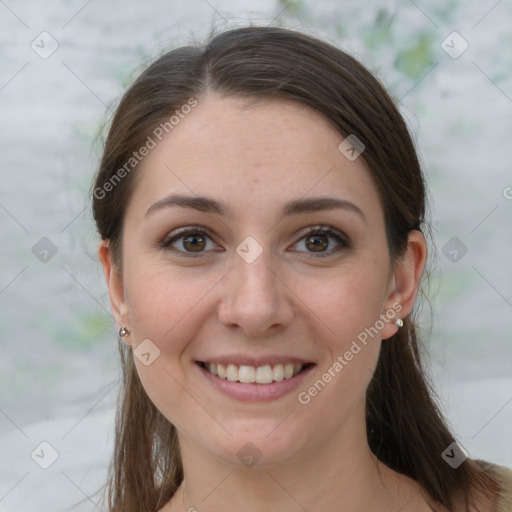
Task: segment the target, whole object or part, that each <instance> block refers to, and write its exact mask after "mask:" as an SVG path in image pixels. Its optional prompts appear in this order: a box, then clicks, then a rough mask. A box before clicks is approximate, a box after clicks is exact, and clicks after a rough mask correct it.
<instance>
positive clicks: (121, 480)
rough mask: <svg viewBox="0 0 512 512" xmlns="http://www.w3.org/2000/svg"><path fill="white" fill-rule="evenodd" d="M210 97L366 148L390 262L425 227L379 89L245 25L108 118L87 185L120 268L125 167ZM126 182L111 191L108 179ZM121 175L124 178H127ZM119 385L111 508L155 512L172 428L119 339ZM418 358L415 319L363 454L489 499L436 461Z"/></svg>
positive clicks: (468, 467) (382, 382)
mask: <svg viewBox="0 0 512 512" xmlns="http://www.w3.org/2000/svg"><path fill="white" fill-rule="evenodd" d="M209 91H214V92H216V93H218V94H221V95H223V96H236V97H245V98H248V99H251V98H254V99H262V100H264V99H266V98H267V99H270V98H286V99H293V100H296V101H298V102H301V103H302V104H305V105H308V106H309V107H311V108H312V109H314V110H315V111H317V112H319V113H321V114H323V115H324V116H325V118H326V119H327V120H328V121H329V122H330V123H331V124H332V125H333V126H334V127H335V128H336V129H337V130H338V131H339V133H340V134H342V135H343V136H348V135H355V136H356V137H357V138H358V139H359V140H360V141H362V142H363V143H364V145H365V148H366V149H365V152H364V155H363V156H362V157H364V160H365V161H366V163H367V165H368V168H369V170H370V172H371V175H372V178H373V181H374V183H375V185H376V187H377V190H378V193H379V198H380V201H381V203H382V207H383V210H384V216H385V226H386V237H387V242H388V248H389V252H390V255H391V258H392V261H395V260H396V259H397V258H399V257H400V256H401V255H402V254H403V253H404V251H405V249H406V247H407V237H408V233H409V232H410V231H411V230H413V229H417V230H420V231H425V230H428V228H429V227H428V225H427V223H426V221H425V210H426V203H427V199H426V188H425V181H424V177H423V173H422V170H421V166H420V163H419V160H418V157H417V154H416V150H415V147H414V143H413V141H412V138H411V135H410V133H409V131H408V128H407V126H406V124H405V122H404V120H403V118H402V116H401V115H400V113H399V111H398V109H397V107H396V105H395V104H394V102H393V100H392V99H391V97H390V96H389V94H388V93H387V92H386V90H385V89H384V87H383V86H382V85H381V84H380V82H379V81H378V80H377V79H376V78H375V77H374V75H373V74H372V73H370V72H369V71H368V70H367V69H366V68H365V67H364V66H362V65H361V64H360V63H359V62H358V61H357V60H355V59H354V58H353V57H351V56H350V55H348V54H347V53H346V52H344V51H342V50H341V49H339V48H337V47H335V46H333V45H331V44H329V43H326V42H323V41H321V40H318V39H316V38H314V37H312V36H309V35H305V34H302V33H299V32H296V31H292V30H287V29H283V28H275V27H245V28H239V29H234V30H229V31H226V32H223V33H221V34H219V35H217V36H215V37H213V38H211V39H210V40H209V41H208V42H207V43H206V44H204V45H202V46H197V47H195V46H187V47H182V48H178V49H174V50H171V51H169V52H167V53H165V54H163V55H162V56H161V57H159V58H158V59H157V60H156V61H155V62H154V63H153V64H151V65H150V66H149V67H148V68H147V69H146V70H145V71H144V72H142V74H141V75H140V76H139V77H138V78H137V79H136V80H135V81H134V83H133V84H132V85H131V86H130V87H129V89H128V90H127V91H126V93H125V94H124V96H123V97H122V99H121V101H120V103H119V106H118V108H117V109H116V112H115V114H114V117H113V119H112V121H111V125H110V128H109V131H108V134H107V138H106V140H105V145H104V151H103V155H102V159H101V163H100V167H99V170H98V173H97V176H96V179H95V182H94V184H93V186H94V192H93V196H94V197H93V213H94V218H95V221H96V223H97V227H98V231H99V234H100V236H101V238H102V239H103V240H107V241H108V242H109V244H110V248H111V251H112V255H113V257H114V262H115V264H116V265H117V266H118V268H119V269H122V254H121V251H120V247H121V244H120V240H121V233H122V225H123V219H124V214H125V211H126V206H127V204H128V202H129V200H130V197H131V194H132V193H133V191H134V189H135V187H136V176H137V168H138V167H137V166H136V165H135V166H134V167H133V169H127V168H126V162H128V161H130V158H131V156H132V154H133V152H134V151H136V150H137V149H138V148H140V147H141V146H142V145H144V143H145V141H146V140H147V137H148V136H149V135H150V134H151V133H152V132H153V130H154V129H155V127H157V126H159V125H160V124H161V123H164V122H166V121H167V120H168V119H169V116H171V115H173V113H174V112H175V111H176V110H179V109H180V108H181V107H182V106H183V105H185V104H187V102H189V101H190V99H191V98H198V97H200V96H201V95H204V94H205V93H207V92H209ZM123 166H124V169H125V171H126V172H125V173H124V174H123V176H124V175H126V176H125V177H124V179H123V180H119V181H118V182H116V184H115V186H113V187H109V188H108V191H109V192H108V197H106V198H105V193H104V191H105V190H107V187H106V186H105V185H106V184H107V183H112V180H113V179H114V178H115V176H116V173H119V170H120V169H122V168H123ZM128 171H129V172H128ZM119 348H120V354H121V362H122V372H123V384H122V389H121V392H120V396H119V407H118V411H117V417H116V431H115V446H114V454H113V458H112V461H111V466H110V470H109V480H108V507H109V511H110V512H140V511H148V512H156V511H157V510H158V509H159V508H161V507H163V506H164V505H165V503H167V502H168V501H169V500H170V499H171V498H172V496H173V495H174V493H175V492H176V490H177V488H178V487H179V485H180V483H181V481H182V480H183V468H182V462H181V459H180V452H179V445H178V439H177V433H176V429H175V428H174V426H173V425H172V424H171V423H170V422H169V421H168V420H167V419H166V418H165V417H164V416H163V415H162V414H161V413H160V412H159V411H158V410H157V408H156V407H155V406H154V405H153V403H152V402H151V400H150V399H149V397H148V396H147V394H146V392H145V390H144V389H143V387H142V384H141V382H140V380H139V377H138V374H137V371H136V368H135V364H134V361H133V355H132V351H131V349H130V348H129V347H126V346H125V345H124V343H122V342H119ZM422 357H423V356H422V353H421V345H420V340H419V326H418V322H417V319H416V318H415V312H413V313H411V314H410V315H409V316H407V317H406V318H405V319H404V326H403V328H401V329H399V330H398V332H397V333H396V334H395V335H394V336H392V337H391V338H390V339H388V340H386V341H385V343H383V344H382V348H381V352H380V355H379V360H378V363H377V367H376V370H375V373H374V375H373V378H372V380H371V382H370V384H369V386H368V389H367V392H366V426H367V438H368V443H369V446H370V448H371V450H372V452H373V453H374V454H375V455H376V456H377V458H378V459H379V460H380V461H381V462H383V463H384V464H386V465H387V466H389V467H390V468H392V469H393V470H395V471H397V472H399V473H402V474H405V475H408V476H409V477H411V478H412V479H414V480H416V481H417V482H418V483H419V484H421V486H422V487H423V488H424V489H425V490H426V491H427V492H428V494H429V495H430V496H431V497H432V498H433V499H434V500H436V501H437V502H439V503H441V504H442V505H443V506H445V507H446V508H448V509H449V510H453V507H454V504H455V503H456V502H458V501H459V500H460V499H464V500H465V506H466V508H468V507H469V498H470V497H473V492H476V491H481V492H483V493H487V495H488V496H489V497H490V498H493V497H496V493H498V492H499V491H500V487H499V484H498V482H497V481H496V480H495V479H493V478H492V476H491V474H490V473H489V472H488V471H485V470H484V468H483V467H481V466H480V465H479V464H478V463H477V461H474V460H472V459H470V458H467V459H466V460H465V461H464V462H463V463H462V464H461V465H460V466H459V467H458V468H457V469H453V468H452V467H451V466H450V465H448V464H447V463H446V462H445V460H444V459H443V457H442V453H443V452H444V450H445V449H446V448H447V447H448V446H449V445H450V444H451V443H452V442H453V441H454V440H455V438H454V436H453V434H452V433H451V432H450V429H449V427H448V426H447V422H446V420H445V419H444V418H443V415H442V414H441V412H440V409H439V407H438V405H437V404H436V398H435V392H434V389H433V386H432V385H431V384H430V382H429V379H428V377H427V372H426V369H425V367H424V363H423V359H422Z"/></svg>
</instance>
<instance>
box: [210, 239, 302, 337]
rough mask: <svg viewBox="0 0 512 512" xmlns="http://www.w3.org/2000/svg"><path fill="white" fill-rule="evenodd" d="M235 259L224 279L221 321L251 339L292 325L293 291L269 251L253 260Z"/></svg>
mask: <svg viewBox="0 0 512 512" xmlns="http://www.w3.org/2000/svg"><path fill="white" fill-rule="evenodd" d="M233 259H234V262H233V268H232V269H231V271H230V272H229V273H228V274H227V276H226V277H225V278H224V279H223V280H222V281H223V285H222V291H221V293H222V300H221V303H220V306H219V313H218V318H219V321H220V322H221V323H222V324H224V325H225V326H226V327H229V328H230V329H234V328H238V329H241V330H243V332H244V336H245V337H248V338H258V337H260V338H263V337H268V336H270V335H272V334H275V333H276V332H278V331H279V330H282V329H284V328H286V327H287V326H288V325H290V323H291V321H292V318H293V311H294V308H293V296H294V294H293V291H292V290H291V289H290V288H289V287H288V286H287V283H286V277H285V275H284V272H283V271H279V268H278V266H277V265H276V264H275V262H274V264H273V262H272V261H271V260H272V257H271V254H270V253H269V251H267V250H265V249H264V250H263V252H262V253H261V254H260V255H259V256H258V257H257V258H256V260H255V261H253V262H252V263H248V262H247V261H245V260H244V259H243V258H241V257H240V256H239V255H238V254H235V255H234V258H233Z"/></svg>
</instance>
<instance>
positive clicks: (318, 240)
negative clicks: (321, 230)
mask: <svg viewBox="0 0 512 512" xmlns="http://www.w3.org/2000/svg"><path fill="white" fill-rule="evenodd" d="M328 246H329V240H328V237H327V236H325V235H324V234H320V235H311V236H308V237H307V238H306V247H307V248H308V249H310V250H312V251H313V252H322V251H324V250H325V249H327V247H328Z"/></svg>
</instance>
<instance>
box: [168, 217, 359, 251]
mask: <svg viewBox="0 0 512 512" xmlns="http://www.w3.org/2000/svg"><path fill="white" fill-rule="evenodd" d="M317 234H321V235H328V236H329V237H332V238H335V239H336V240H337V242H338V243H339V244H340V246H338V247H337V248H336V249H334V250H331V251H328V252H318V253H315V252H311V253H309V254H312V255H314V256H313V257H314V258H326V257H328V256H332V255H333V254H335V253H338V252H340V251H342V250H344V249H350V248H351V244H350V241H349V239H348V237H346V236H345V235H344V234H343V233H341V232H340V231H338V230H337V229H335V228H333V227H332V226H324V225H320V226H312V227H310V228H308V229H307V230H306V231H305V232H302V233H301V237H300V238H299V240H298V241H300V240H302V239H304V238H307V237H310V236H312V235H317ZM185 235H202V236H206V237H208V238H210V239H211V236H210V235H209V234H208V232H207V231H205V230H204V229H203V228H200V227H195V226H188V227H186V228H182V229H179V230H177V231H175V232H174V233H170V234H169V235H167V236H166V237H165V238H164V239H163V240H162V241H161V242H160V244H159V245H160V247H161V248H163V249H166V250H168V251H171V252H174V253H179V254H180V255H181V256H184V255H185V257H186V258H200V257H201V256H203V255H204V254H205V251H203V252H198V253H196V254H197V255H195V254H194V253H192V252H186V251H181V250H178V249H175V248H174V247H172V244H173V243H174V242H175V241H177V240H179V239H180V238H183V237H184V236H185ZM297 243H298V242H296V243H295V244H294V245H296V244H297ZM298 252H303V251H298Z"/></svg>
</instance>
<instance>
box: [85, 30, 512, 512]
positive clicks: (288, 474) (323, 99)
mask: <svg viewBox="0 0 512 512" xmlns="http://www.w3.org/2000/svg"><path fill="white" fill-rule="evenodd" d="M93 195H94V199H93V201H94V204H93V208H94V217H95V220H96V222H97V226H98V230H99V233H100V236H101V243H100V247H99V256H100V259H101V262H102V265H103V268H104V273H105V277H106V281H107V285H108V288H109V294H110V300H111V307H112V311H113V315H114V318H115V321H116V324H117V326H118V328H119V334H120V338H121V339H122V340H123V341H124V343H120V352H121V357H122V365H123V375H124V380H123V382H124V385H123V390H122V394H121V399H120V407H119V411H118V417H117V428H116V439H115V454H114V457H113V460H112V465H111V475H110V480H109V510H110V511H111V512H121V511H122V512H136V511H137V512H138V511H141V510H148V511H152V512H153V511H160V512H175V511H185V510H189V511H193V510H197V511H199V512H203V511H205V512H206V511H218V510H223V511H228V512H229V511H230V510H244V512H251V511H256V510H285V511H295V510H308V511H316V510H322V511H323V512H326V511H335V510H336V511H339V510H379V511H381V512H386V511H393V512H396V511H398V510H401V511H403V512H406V511H430V510H436V511H446V510H450V511H463V510H464V511H466V510H480V511H489V512H490V511H500V512H501V511H505V510H511V509H512V471H511V470H510V469H508V468H505V467H503V466H498V465H495V464H492V463H489V462H485V461H480V460H472V459H470V458H468V457H467V455H466V454H465V452H464V451H463V449H462V448H461V447H460V446H459V445H457V443H456V442H455V439H454V436H453V434H452V433H451V432H450V430H449V428H448V427H447V426H446V424H445V421H444V420H443V418H442V416H441V414H440V412H439V409H438V407H437V405H436V404H435V401H434V399H433V397H432V395H433V391H432V390H431V387H430V385H429V383H428V381H427V379H426V376H425V374H424V370H423V366H422V361H421V359H420V348H419V340H418V333H417V326H416V324H415V320H414V311H413V306H414V303H415V299H416V296H417V294H418V292H419V290H420V284H421V279H422V276H423V274H424V270H425V266H426V260H427V244H426V240H425V237H424V235H423V232H424V231H426V230H428V226H427V225H426V223H425V218H424V215H425V197H426V191H425V184H424V179H423V175H422V172H421V169H420V166H419V163H418V159H417V156H416V153H415V149H414V145H413V143H412V140H411V137H410V135H409V133H408V130H407V128H406V126H405V123H404V121H403V119H402V118H401V116H400V114H399V113H398V111H397V108H396V107H395V106H394V104H393V102H392V100H391V99H390V97H389V96H388V94H387V93H386V92H385V91H384V90H383V88H382V86H381V85H380V84H379V83H378V82H377V80H376V79H375V78H374V77H373V76H372V75H371V74H370V73H369V72H368V71H367V70H366V69H365V68H364V67H362V66H361V64H359V63H358V62H357V61H355V60H354V59H353V58H351V57H350V56H349V55H347V54H345V53H344V52H342V51H341V50H339V49H337V48H335V47H333V46H331V45H329V44H327V43H325V42H322V41H319V40H317V39H314V38H312V37H309V36H306V35H303V34H300V33H297V32H294V31H290V30H285V29H279V28H270V27H250V28H242V29H236V30H231V31H228V32H225V33H223V34H220V35H218V36H216V37H214V38H213V39H212V40H211V41H209V43H208V44H207V45H206V46H205V47H202V48H196V47H184V48H179V49H176V50H173V51H170V52H168V53H166V54H165V55H163V56H162V57H161V58H159V59H158V60H157V61H156V62H154V63H153V64H152V65H151V66H150V67H149V68H148V69H147V70H146V71H144V72H143V73H142V75H141V76H140V77H139V78H138V79H137V80H136V81H135V82H134V84H133V85H132V86H131V87H130V88H129V90H128V91H127V92H126V94H125V95H124V97H123V99H122V101H121V103H120V104H119V106H118V108H117V111H116V113H115V115H114V118H113V120H112V124H111V127H110V130H109V133H108V137H107V139H106V143H105V148H104V153H103V157H102V160H101V165H100V169H99V171H98V174H97V177H96V180H95V183H94V191H93Z"/></svg>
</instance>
